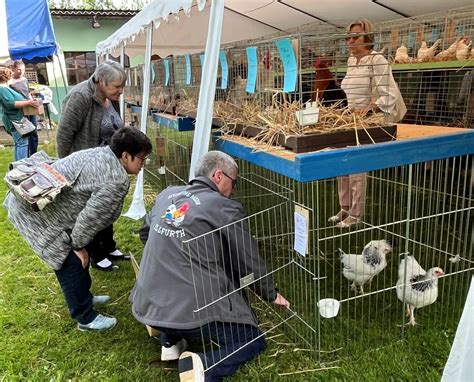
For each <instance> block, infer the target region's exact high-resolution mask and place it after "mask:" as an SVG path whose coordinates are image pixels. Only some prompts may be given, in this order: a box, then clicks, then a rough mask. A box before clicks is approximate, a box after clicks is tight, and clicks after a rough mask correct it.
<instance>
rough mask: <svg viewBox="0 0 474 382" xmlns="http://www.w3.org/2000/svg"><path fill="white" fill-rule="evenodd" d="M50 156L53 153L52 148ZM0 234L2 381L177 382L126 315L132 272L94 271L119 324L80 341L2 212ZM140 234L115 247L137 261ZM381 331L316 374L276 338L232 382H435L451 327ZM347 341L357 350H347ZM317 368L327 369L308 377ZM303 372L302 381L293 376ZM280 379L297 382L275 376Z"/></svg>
mask: <svg viewBox="0 0 474 382" xmlns="http://www.w3.org/2000/svg"><path fill="white" fill-rule="evenodd" d="M47 150H48V151H50V152H54V147H52V146H49V147H48V148H47ZM12 157H13V150H12V149H11V148H7V149H4V150H0V176H1V177H2V178H3V176H4V173H5V171H6V169H7V166H8V163H9V162H10V161H11V159H12ZM5 192H6V186H5V184H4V182H0V195H2V199H3V195H4V194H5ZM131 192H133V188H132V189H131ZM130 199H131V198H130V197H129V198H128V200H127V205H126V207H125V208H127V206H128V203H129V202H130ZM0 226H1V229H0V381H16V380H28V381H65V380H73V381H79V380H80V381H95V380H106V381H119V380H120V381H122V380H123V381H125V380H130V381H151V380H156V381H175V380H177V378H178V376H177V372H176V370H173V369H175V365H163V364H161V363H159V362H156V361H157V359H159V356H160V346H159V342H158V341H157V340H156V339H153V338H149V337H148V334H147V332H146V330H145V327H144V326H142V325H141V324H139V323H138V322H137V321H135V319H134V318H133V316H132V314H131V311H130V304H129V302H128V294H129V292H130V290H131V288H132V286H133V283H134V273H133V270H132V267H131V264H130V263H129V262H122V263H120V269H119V270H118V271H116V272H113V273H100V272H98V271H96V270H94V269H93V270H91V273H92V278H93V285H92V291H93V292H94V293H100V294H106V293H107V294H110V295H111V296H112V303H111V304H109V305H108V306H106V307H104V308H102V309H101V311H102V312H104V313H106V314H109V315H113V316H115V317H117V318H118V321H119V323H118V325H117V327H115V328H114V329H113V330H111V331H108V332H105V333H99V334H97V333H95V334H92V333H83V332H79V331H78V330H77V329H76V326H75V324H74V322H73V321H72V320H71V319H70V317H69V313H68V311H67V308H66V305H65V303H64V299H63V297H62V293H61V291H60V289H59V286H58V283H57V281H56V278H55V275H54V273H53V271H52V270H51V269H49V268H48V267H47V266H46V265H44V264H43V263H42V262H41V261H40V260H39V259H38V258H37V257H36V256H35V255H34V254H33V252H32V251H31V250H30V249H29V247H28V246H27V245H26V244H25V242H24V241H23V240H22V239H21V237H20V236H19V235H18V233H17V232H16V231H15V230H14V229H13V227H12V226H11V225H10V224H9V222H8V220H7V217H6V213H5V211H4V210H3V209H0ZM139 227H140V222H135V221H131V220H128V219H125V218H120V219H119V220H118V222H117V223H116V224H115V232H116V234H115V236H116V239H117V241H118V245H119V247H120V248H121V249H122V250H124V251H132V252H133V253H135V254H137V255H138V257H139V256H140V254H141V251H142V246H141V244H140V242H139V239H138V229H139ZM426 309H427V308H426ZM337 320H341V321H334V323H333V324H331V321H329V322H325V323H324V324H323V325H324V327H326V328H330V327H331V325H332V326H333V327H334V328H336V329H337V328H339V329H341V328H343V327H346V326H350V325H351V317H346V316H343V317H340V318H337ZM383 324H384V323H379V325H377V330H376V333H378V335H379V336H378V337H377V335H375V334H371V335H370V336H369V335H367V338H370V339H371V340H370V341H364V340H360V342H359V341H356V340H354V338H355V337H354V335H352V336H348V337H347V338H344V335H343V333H342V335H340V334H339V337H338V338H337V341H335V342H336V343H334V344H332V345H331V346H337V345H339V347H341V348H343V349H345V348H350V349H351V352H350V354H347V352H344V350H342V351H341V352H336V353H333V354H329V355H324V356H323V357H322V358H321V361H322V363H321V364H320V363H317V362H316V360H315V359H316V357H315V356H314V352H313V351H312V350H311V349H306V350H309V351H299V350H297V351H295V349H301V348H304V346H302V345H301V344H296V343H292V339H290V338H288V337H286V336H285V335H280V336H278V337H274V338H272V339H270V340H269V341H268V348H267V350H266V351H265V353H264V354H263V355H262V356H260V357H259V359H258V360H256V361H254V362H251V363H249V364H248V365H246V366H245V367H243V368H242V369H241V370H240V371H239V372H238V373H237V374H236V375H235V376H234V377H233V378H231V379H230V380H232V381H247V380H252V381H273V380H290V379H291V380H294V381H308V380H311V381H358V380H364V381H399V380H402V381H413V380H417V381H432V380H438V379H439V378H440V375H441V373H442V370H443V366H444V363H445V361H446V359H447V356H448V354H449V349H450V343H452V340H453V337H454V332H455V326H456V324H455V322H454V323H450V324H449V325H447V326H448V327H449V329H446V330H439V329H437V328H436V326H430V325H425V326H423V325H420V326H418V327H415V328H413V329H410V330H409V331H408V332H407V335H406V337H405V340H404V341H399V340H396V339H392V337H391V336H384V335H380V333H379V331H380V326H383ZM438 326H443V325H438ZM444 326H446V325H444ZM398 330H399V329H397V328H396V327H395V326H394V325H393V323H392V322H390V323H387V333H392V334H393V333H394V332H397V331H398ZM365 331H370V327H369V325H366V327H362V329H361V330H360V333H359V334H360V336H359V337H360V338H362V339H363V338H364V336H365ZM275 334H278V333H275ZM275 334H273V333H272V334H271V335H270V336H269V337H273V336H274V335H275ZM396 337H397V336H393V338H396ZM351 341H352V342H354V343H351V344H350V345H351V346H347V345H348V342H351ZM165 366H166V367H165ZM331 367H337V368H335V369H330V368H331ZM319 368H329V369H327V370H320V371H308V370H313V369H319ZM169 369H171V370H169ZM302 371H306V372H304V373H299V372H302ZM282 373H295V374H292V375H289V376H279V374H282Z"/></svg>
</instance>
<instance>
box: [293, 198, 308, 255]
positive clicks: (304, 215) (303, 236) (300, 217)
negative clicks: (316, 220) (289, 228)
mask: <svg viewBox="0 0 474 382" xmlns="http://www.w3.org/2000/svg"><path fill="white" fill-rule="evenodd" d="M308 232H309V211H308V210H307V209H304V208H302V207H300V206H295V245H294V250H295V251H296V252H298V253H299V254H300V255H301V256H306V254H307V253H309V240H308Z"/></svg>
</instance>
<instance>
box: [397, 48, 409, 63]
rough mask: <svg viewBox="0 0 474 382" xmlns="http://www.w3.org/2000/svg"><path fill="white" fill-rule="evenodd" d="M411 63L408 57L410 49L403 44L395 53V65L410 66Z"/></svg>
mask: <svg viewBox="0 0 474 382" xmlns="http://www.w3.org/2000/svg"><path fill="white" fill-rule="evenodd" d="M409 62H411V59H410V57H409V56H408V49H407V47H406V46H405V45H404V44H402V45H401V46H400V47H399V48H398V49H397V51H396V53H395V63H396V64H408V63H409Z"/></svg>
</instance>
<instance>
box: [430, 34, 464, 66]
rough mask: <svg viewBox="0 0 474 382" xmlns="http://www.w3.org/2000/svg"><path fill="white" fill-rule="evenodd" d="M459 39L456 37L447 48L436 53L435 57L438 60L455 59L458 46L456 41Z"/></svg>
mask: <svg viewBox="0 0 474 382" xmlns="http://www.w3.org/2000/svg"><path fill="white" fill-rule="evenodd" d="M460 40H461V37H458V38H457V39H456V41H454V42H453V43H452V44H451V45H450V46H449V48H448V49H445V50H443V51H442V52H440V53H438V54H437V55H436V57H435V58H436V59H437V60H438V61H449V60H455V59H456V49H457V48H458V43H459V41H460Z"/></svg>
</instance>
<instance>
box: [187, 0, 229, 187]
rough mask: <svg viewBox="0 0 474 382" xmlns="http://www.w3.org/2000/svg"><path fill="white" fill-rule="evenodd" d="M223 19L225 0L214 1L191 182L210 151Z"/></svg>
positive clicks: (193, 152) (195, 133)
mask: <svg viewBox="0 0 474 382" xmlns="http://www.w3.org/2000/svg"><path fill="white" fill-rule="evenodd" d="M223 17H224V0H213V1H212V3H211V11H210V17H209V27H208V31H207V41H206V50H205V55H204V64H203V68H202V76H201V86H200V88H199V101H198V108H197V116H196V129H195V130H194V139H193V151H192V155H191V166H190V169H189V180H191V179H192V178H194V168H195V167H196V164H197V162H198V161H199V158H201V156H203V155H204V154H205V153H206V152H207V151H208V150H209V142H210V139H211V125H212V116H213V112H214V97H215V94H216V80H217V64H218V59H219V48H220V44H221V34H222V19H223Z"/></svg>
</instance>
